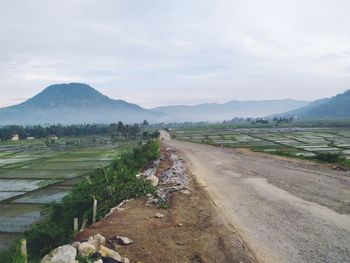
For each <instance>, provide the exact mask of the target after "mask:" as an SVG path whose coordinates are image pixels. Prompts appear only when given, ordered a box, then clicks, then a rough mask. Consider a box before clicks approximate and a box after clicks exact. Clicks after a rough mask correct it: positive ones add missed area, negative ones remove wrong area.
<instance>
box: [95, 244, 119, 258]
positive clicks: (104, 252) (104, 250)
mask: <svg viewBox="0 0 350 263" xmlns="http://www.w3.org/2000/svg"><path fill="white" fill-rule="evenodd" d="M98 252H100V253H101V255H102V256H103V257H110V258H113V259H115V260H117V261H122V257H121V256H120V255H119V253H118V252H116V251H114V250H112V249H109V248H108V247H105V246H101V248H100V250H99V251H98Z"/></svg>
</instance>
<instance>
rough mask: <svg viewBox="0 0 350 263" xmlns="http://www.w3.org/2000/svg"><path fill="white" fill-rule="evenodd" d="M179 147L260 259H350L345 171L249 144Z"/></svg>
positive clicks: (349, 180) (349, 182) (349, 179)
mask: <svg viewBox="0 0 350 263" xmlns="http://www.w3.org/2000/svg"><path fill="white" fill-rule="evenodd" d="M164 141H165V143H166V144H167V145H169V146H171V147H174V148H176V149H177V150H178V152H179V153H180V155H181V156H182V157H183V158H185V160H186V162H187V165H188V167H189V168H190V169H191V171H192V173H193V174H194V175H195V176H196V178H197V180H198V181H199V182H200V184H201V185H203V186H205V189H206V190H207V192H208V193H209V195H210V197H211V198H212V200H214V202H215V203H216V204H217V211H218V215H222V217H223V218H224V220H226V223H227V225H228V226H231V228H232V229H235V230H237V232H238V233H239V234H240V236H241V237H242V239H243V240H244V241H245V242H246V243H247V244H248V246H249V247H250V248H251V250H252V251H253V253H254V254H255V255H256V257H257V259H258V260H259V262H267V263H271V262H279V263H281V262H288V263H291V262H350V216H349V212H350V174H349V172H343V171H335V170H332V169H330V168H327V167H325V166H321V165H319V164H315V163H312V162H305V161H301V160H296V159H289V158H280V157H275V156H273V155H269V154H262V153H254V152H250V151H248V150H235V149H229V148H220V147H214V146H208V145H200V144H192V143H186V142H179V141H170V140H164Z"/></svg>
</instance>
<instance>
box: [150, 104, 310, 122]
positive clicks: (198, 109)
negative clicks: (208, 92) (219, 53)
mask: <svg viewBox="0 0 350 263" xmlns="http://www.w3.org/2000/svg"><path fill="white" fill-rule="evenodd" d="M307 104H309V102H306V101H298V100H291V99H285V100H263V101H230V102H227V103H223V104H219V103H204V104H198V105H194V106H187V105H174V106H162V107H157V108H153V109H151V110H152V111H154V112H157V113H162V114H164V115H165V117H164V121H166V122H184V121H191V122H195V121H223V120H230V119H232V118H234V117H264V116H268V115H271V114H275V113H281V112H286V111H291V110H294V109H297V108H300V107H303V106H305V105H307Z"/></svg>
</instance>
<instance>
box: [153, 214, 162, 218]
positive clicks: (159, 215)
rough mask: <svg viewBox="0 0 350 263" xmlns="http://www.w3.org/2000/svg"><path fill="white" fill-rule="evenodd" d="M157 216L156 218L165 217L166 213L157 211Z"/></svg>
mask: <svg viewBox="0 0 350 263" xmlns="http://www.w3.org/2000/svg"><path fill="white" fill-rule="evenodd" d="M155 217H156V218H163V217H164V215H163V214H161V213H156V215H155Z"/></svg>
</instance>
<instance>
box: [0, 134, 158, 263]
mask: <svg viewBox="0 0 350 263" xmlns="http://www.w3.org/2000/svg"><path fill="white" fill-rule="evenodd" d="M158 155H159V143H158V142H157V141H149V142H148V143H147V144H145V145H141V146H138V147H136V148H134V149H133V150H132V151H128V152H124V153H123V154H121V155H120V156H119V157H118V158H117V159H115V160H114V161H112V163H111V165H110V166H109V167H106V168H103V169H97V170H95V171H94V172H93V173H91V174H90V175H89V176H87V177H86V179H85V180H83V181H82V182H80V183H78V184H77V185H76V186H74V188H73V189H72V191H71V192H70V193H69V194H68V195H67V196H66V197H65V198H64V199H63V201H62V202H61V203H51V204H49V205H48V206H47V207H46V209H45V217H44V219H43V220H42V221H41V222H40V223H38V224H35V225H34V226H33V227H32V229H30V230H29V231H27V232H26V233H25V235H24V236H25V238H26V239H27V244H28V252H29V256H30V259H31V260H34V261H33V262H35V260H38V259H39V258H41V257H42V256H44V255H45V254H47V253H48V252H49V251H51V250H52V249H53V248H56V247H58V246H60V245H63V244H66V243H69V242H70V240H71V239H72V237H73V236H74V233H73V219H74V218H78V219H79V222H82V221H83V220H84V219H85V218H86V219H88V220H89V223H91V218H92V203H93V199H94V198H95V199H97V202H98V209H97V219H101V218H103V217H104V216H105V215H106V214H107V213H108V212H109V211H110V209H111V208H112V207H115V206H116V205H117V204H119V203H120V202H122V201H123V200H126V199H131V198H136V197H140V196H145V195H146V194H147V193H154V191H155V188H154V187H152V186H151V185H150V183H148V182H146V181H144V180H143V179H141V178H137V177H136V174H137V173H138V172H139V170H140V169H141V168H143V167H144V166H146V165H147V164H148V163H149V162H150V161H151V160H153V159H156V158H157V157H158ZM13 253H16V251H15V249H14V248H13V247H12V248H10V249H9V250H7V251H4V252H2V253H0V262H9V263H11V262H12V263H13V262H16V261H13V260H12V259H13V258H14V255H16V254H13Z"/></svg>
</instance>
